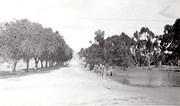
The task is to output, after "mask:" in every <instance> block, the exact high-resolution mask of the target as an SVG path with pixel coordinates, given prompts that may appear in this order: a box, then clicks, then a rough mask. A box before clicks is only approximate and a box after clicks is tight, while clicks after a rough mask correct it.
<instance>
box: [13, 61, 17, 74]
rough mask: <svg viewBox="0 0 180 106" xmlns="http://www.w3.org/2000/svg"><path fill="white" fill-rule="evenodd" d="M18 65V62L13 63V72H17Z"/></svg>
mask: <svg viewBox="0 0 180 106" xmlns="http://www.w3.org/2000/svg"><path fill="white" fill-rule="evenodd" d="M16 65H17V60H14V61H13V70H12V71H13V72H16Z"/></svg>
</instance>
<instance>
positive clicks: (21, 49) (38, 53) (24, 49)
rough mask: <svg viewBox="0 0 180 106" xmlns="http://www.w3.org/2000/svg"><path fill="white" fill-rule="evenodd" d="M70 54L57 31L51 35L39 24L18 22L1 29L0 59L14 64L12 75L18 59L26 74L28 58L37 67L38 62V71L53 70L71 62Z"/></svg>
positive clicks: (2, 25) (49, 30) (70, 51)
mask: <svg viewBox="0 0 180 106" xmlns="http://www.w3.org/2000/svg"><path fill="white" fill-rule="evenodd" d="M72 52H73V51H72V49H71V48H70V47H69V46H68V45H67V44H66V42H65V40H64V39H63V36H61V35H60V34H59V32H58V31H56V32H53V30H52V29H51V28H45V27H43V26H42V25H41V24H39V23H34V22H30V21H29V20H27V19H21V20H15V21H11V22H6V23H3V24H1V26H0V56H1V57H3V59H5V60H7V61H12V62H13V72H15V71H16V65H17V63H18V60H21V59H23V60H24V61H25V62H26V63H27V69H26V71H28V69H29V61H30V60H31V59H34V62H35V67H36V68H38V63H39V62H40V63H41V68H43V67H48V66H49V67H52V66H53V65H55V64H56V65H58V64H62V63H63V62H66V61H68V60H70V59H71V58H72ZM43 62H45V66H43Z"/></svg>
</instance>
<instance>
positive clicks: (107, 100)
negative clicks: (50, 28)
mask: <svg viewBox="0 0 180 106" xmlns="http://www.w3.org/2000/svg"><path fill="white" fill-rule="evenodd" d="M147 104H153V105H178V104H180V88H177V87H176V88H173V87H171V88H168V87H161V88H143V87H133V86H126V85H122V84H120V83H118V82H115V81H112V80H110V79H107V78H106V79H105V78H101V77H100V76H98V75H96V74H95V73H92V72H89V71H87V70H86V69H84V68H83V67H81V66H80V64H79V61H77V60H73V61H72V62H71V63H70V65H69V66H68V67H63V68H60V69H57V70H53V71H52V72H49V73H45V74H36V75H29V76H24V77H17V78H9V79H0V106H120V105H127V106H129V105H132V106H135V105H138V106H139V105H147Z"/></svg>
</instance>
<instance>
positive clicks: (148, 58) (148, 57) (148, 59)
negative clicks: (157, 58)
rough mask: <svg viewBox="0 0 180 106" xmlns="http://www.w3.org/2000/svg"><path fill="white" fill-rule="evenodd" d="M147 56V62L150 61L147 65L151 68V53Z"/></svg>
mask: <svg viewBox="0 0 180 106" xmlns="http://www.w3.org/2000/svg"><path fill="white" fill-rule="evenodd" d="M146 57H147V62H148V64H147V65H148V68H149V69H150V65H151V63H150V56H149V54H147V55H146Z"/></svg>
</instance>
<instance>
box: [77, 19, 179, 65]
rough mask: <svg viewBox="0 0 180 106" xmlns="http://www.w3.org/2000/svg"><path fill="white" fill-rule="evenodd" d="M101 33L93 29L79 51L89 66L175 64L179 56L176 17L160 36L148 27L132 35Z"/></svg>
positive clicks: (177, 21)
mask: <svg viewBox="0 0 180 106" xmlns="http://www.w3.org/2000/svg"><path fill="white" fill-rule="evenodd" d="M104 36H105V32H104V31H101V30H98V31H96V32H95V37H94V42H92V41H91V42H90V43H91V46H90V47H88V48H85V49H84V48H82V49H81V50H80V51H79V53H78V54H79V55H80V57H81V58H83V57H84V58H85V61H86V63H87V64H90V65H91V67H93V66H94V64H99V63H101V64H109V65H119V66H125V67H127V66H132V65H133V66H150V65H151V64H153V65H156V66H159V65H161V64H173V65H177V60H179V59H180V19H177V20H176V21H175V23H174V24H173V25H169V24H167V25H165V27H164V32H163V34H162V35H156V34H154V33H153V32H152V31H151V30H150V29H149V28H148V27H142V28H141V29H140V30H139V31H135V33H134V34H133V37H130V36H128V35H127V34H125V33H124V32H123V33H121V34H120V35H113V36H110V37H107V38H106V39H105V38H104Z"/></svg>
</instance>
